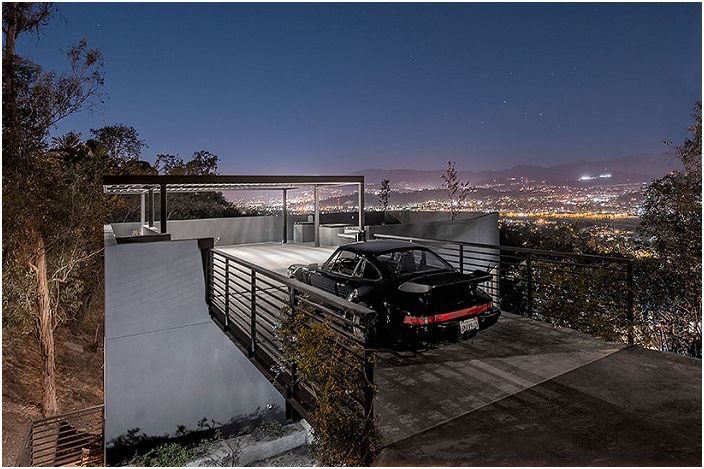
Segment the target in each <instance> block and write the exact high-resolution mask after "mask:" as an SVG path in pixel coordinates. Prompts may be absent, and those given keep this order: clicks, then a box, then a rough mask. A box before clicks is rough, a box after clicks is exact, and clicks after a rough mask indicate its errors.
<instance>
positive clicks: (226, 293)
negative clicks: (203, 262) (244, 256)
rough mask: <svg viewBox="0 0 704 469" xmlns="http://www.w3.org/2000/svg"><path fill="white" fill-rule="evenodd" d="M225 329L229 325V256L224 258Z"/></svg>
mask: <svg viewBox="0 0 704 469" xmlns="http://www.w3.org/2000/svg"><path fill="white" fill-rule="evenodd" d="M224 327H225V330H227V329H228V328H229V327H230V258H229V257H226V258H225V324H224Z"/></svg>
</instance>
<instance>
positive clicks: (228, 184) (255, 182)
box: [103, 175, 364, 246]
mask: <svg viewBox="0 0 704 469" xmlns="http://www.w3.org/2000/svg"><path fill="white" fill-rule="evenodd" d="M345 185H356V186H357V192H358V207H359V209H358V211H359V217H358V218H359V220H358V221H359V229H360V230H361V229H363V228H364V176H261V175H259V176H241V175H208V176H159V175H120V176H103V191H104V192H105V193H106V194H113V195H135V194H136V195H140V196H141V197H140V199H141V201H140V202H141V210H140V218H141V223H142V225H144V224H145V223H146V222H147V220H146V218H147V217H148V223H149V226H150V227H153V226H154V192H155V191H156V192H159V196H160V199H161V200H160V201H161V207H162V209H161V211H160V212H161V220H160V231H161V232H162V233H167V220H166V213H167V210H166V209H165V208H166V207H167V197H166V195H167V194H168V193H197V192H222V191H234V190H281V191H282V194H283V197H282V200H283V218H284V220H283V238H282V242H283V243H286V242H287V238H288V233H287V207H286V202H287V192H288V191H289V190H293V189H305V188H311V187H312V188H313V199H314V204H315V216H314V220H315V222H314V223H315V246H320V201H319V197H318V187H320V186H328V187H329V186H345Z"/></svg>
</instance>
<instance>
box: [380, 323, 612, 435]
mask: <svg viewBox="0 0 704 469" xmlns="http://www.w3.org/2000/svg"><path fill="white" fill-rule="evenodd" d="M623 347H624V345H623V344H620V343H619V344H617V343H609V342H604V341H602V340H598V339H595V338H594V337H592V336H589V335H586V334H582V333H579V332H576V331H574V330H572V329H555V328H553V327H552V326H551V325H550V324H547V323H544V322H538V321H533V320H531V319H527V318H524V317H521V316H516V315H513V314H509V313H504V314H502V316H501V318H500V319H499V322H498V323H497V324H496V325H494V326H492V327H490V328H489V329H486V330H484V331H480V332H479V333H478V334H477V335H476V336H474V337H472V338H468V339H463V340H460V341H459V342H456V343H451V344H444V345H439V346H436V347H434V348H433V349H431V350H428V351H424V352H419V353H410V352H409V353H391V352H385V353H382V354H381V362H380V363H379V365H377V367H376V369H375V373H374V378H375V382H376V384H377V385H378V388H379V392H378V395H377V396H378V397H377V402H376V403H375V409H376V411H375V412H376V414H377V416H378V419H379V425H380V430H381V433H382V437H383V439H384V441H385V443H386V444H390V443H393V442H396V441H399V440H402V439H404V438H407V437H409V436H411V435H414V434H417V433H419V432H421V431H423V430H425V429H427V428H430V427H432V426H435V425H438V424H442V423H443V422H446V421H448V420H449V419H452V418H455V417H457V416H458V415H461V414H464V413H467V412H471V411H472V410H476V409H478V408H480V407H482V406H484V405H486V404H489V403H491V402H494V401H496V400H498V399H502V398H505V397H507V396H510V395H513V394H516V393H518V392H520V391H523V390H525V389H528V388H530V387H532V386H535V385H536V384H539V383H542V382H544V381H546V380H549V379H551V378H555V377H556V376H559V375H561V374H563V373H566V372H569V371H572V370H574V369H575V368H578V367H580V366H584V365H586V364H588V363H591V362H593V361H594V360H597V359H599V358H602V357H605V356H608V355H609V354H612V353H614V352H617V351H618V350H620V349H622V348H623Z"/></svg>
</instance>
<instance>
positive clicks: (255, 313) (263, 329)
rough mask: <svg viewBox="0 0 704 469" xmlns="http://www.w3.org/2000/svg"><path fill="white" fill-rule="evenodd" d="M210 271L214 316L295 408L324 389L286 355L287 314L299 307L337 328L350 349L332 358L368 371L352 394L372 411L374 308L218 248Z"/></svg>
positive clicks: (339, 341) (305, 406) (309, 318)
mask: <svg viewBox="0 0 704 469" xmlns="http://www.w3.org/2000/svg"><path fill="white" fill-rule="evenodd" d="M207 274H208V275H207V282H208V286H207V289H208V304H209V309H210V314H211V316H212V318H213V320H214V321H215V322H216V324H218V326H219V327H220V328H221V329H222V330H223V331H224V332H225V333H226V334H227V335H228V337H230V339H231V340H232V341H233V342H234V343H235V344H236V345H237V346H238V347H239V348H240V350H241V351H242V352H243V353H245V354H246V355H247V356H248V357H249V358H250V360H251V361H252V362H253V363H254V365H255V366H256V367H257V368H258V369H259V370H260V371H261V372H262V374H264V375H265V376H266V377H267V378H268V379H269V380H270V381H271V382H272V383H273V384H274V385H275V386H276V387H277V388H278V389H279V391H281V393H282V394H283V395H284V396H285V398H286V403H287V411H289V412H290V409H291V408H293V409H295V410H296V411H297V412H298V413H299V414H301V415H303V416H306V415H307V414H308V412H309V411H310V410H311V409H312V408H314V406H315V402H316V396H317V395H318V390H317V389H316V384H315V383H308V382H305V381H304V380H302V379H301V378H300V376H298V374H297V370H296V367H295V366H293V365H292V364H290V363H287V362H286V359H285V358H284V343H283V342H282V337H281V334H280V333H279V331H278V328H279V327H280V326H281V320H282V317H283V316H282V315H284V314H293V313H294V312H297V313H300V314H303V315H304V317H305V321H306V322H305V324H307V325H309V326H312V325H313V324H316V323H325V324H327V325H328V326H329V328H330V330H331V331H333V333H334V334H335V345H336V347H339V348H340V349H345V350H346V351H347V352H348V353H345V354H343V355H340V356H334V357H332V356H331V357H330V359H331V360H340V359H343V360H355V361H358V363H357V364H360V365H362V366H359V367H356V368H355V367H352V368H355V369H359V370H362V371H361V373H360V376H358V377H356V378H357V379H359V380H360V381H359V382H360V384H361V385H360V386H359V389H361V392H360V395H353V396H351V399H352V400H353V401H355V402H356V403H357V404H358V407H359V410H360V411H362V412H364V413H365V415H366V416H368V417H369V418H371V417H372V414H373V406H372V400H373V393H372V387H373V382H374V376H373V366H372V364H371V362H372V361H371V359H370V358H371V354H372V351H371V349H370V347H368V340H367V339H368V338H369V333H368V332H369V330H370V328H372V327H373V325H374V321H375V318H376V313H375V312H374V311H372V310H371V309H369V308H366V307H364V306H361V305H357V304H353V303H350V302H348V301H346V300H345V299H343V298H339V297H337V296H335V295H332V294H329V293H327V292H324V291H321V290H319V289H317V288H313V287H310V286H308V285H306V284H304V283H302V282H299V281H297V280H294V279H291V278H288V277H286V276H284V275H281V274H279V273H276V272H273V271H271V270H268V269H265V268H263V267H261V266H259V265H256V264H253V263H251V262H248V261H245V260H243V259H239V258H237V257H235V256H232V255H229V254H227V253H224V252H222V251H219V250H216V249H211V250H210V252H209V260H208V271H207ZM341 357H342V358H341Z"/></svg>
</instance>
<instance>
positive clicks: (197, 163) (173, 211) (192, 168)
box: [154, 150, 240, 220]
mask: <svg viewBox="0 0 704 469" xmlns="http://www.w3.org/2000/svg"><path fill="white" fill-rule="evenodd" d="M218 160H219V158H218V156H217V155H215V154H214V153H211V152H209V151H205V150H200V151H197V152H195V153H193V157H192V158H191V159H190V160H189V161H184V160H183V159H182V158H181V157H180V156H178V155H169V154H160V155H157V157H156V161H155V163H154V166H155V168H156V170H157V171H158V172H159V174H164V175H170V176H174V175H179V176H184V175H195V176H207V175H215V174H217V173H218ZM168 207H169V213H168V218H169V219H172V220H173V219H177V220H187V219H194V218H220V217H236V216H239V215H240V212H239V210H237V208H236V207H235V206H234V205H233V204H232V202H230V201H229V200H227V199H226V198H225V197H224V196H223V195H222V193H221V192H203V193H192V194H171V195H170V196H169V204H168Z"/></svg>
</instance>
